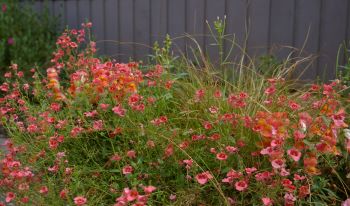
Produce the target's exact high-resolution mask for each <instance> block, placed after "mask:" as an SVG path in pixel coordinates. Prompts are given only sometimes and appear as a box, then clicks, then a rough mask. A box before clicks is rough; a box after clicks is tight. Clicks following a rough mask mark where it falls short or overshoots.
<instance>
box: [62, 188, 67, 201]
mask: <svg viewBox="0 0 350 206" xmlns="http://www.w3.org/2000/svg"><path fill="white" fill-rule="evenodd" d="M67 193H68V190H67V189H63V190H61V192H60V198H61V199H66V198H67Z"/></svg>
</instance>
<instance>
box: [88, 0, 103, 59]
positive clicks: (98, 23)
mask: <svg viewBox="0 0 350 206" xmlns="http://www.w3.org/2000/svg"><path fill="white" fill-rule="evenodd" d="M104 3H105V2H104V0H92V1H91V22H92V24H93V25H94V26H93V28H92V31H93V34H94V37H95V38H96V46H97V47H98V49H99V50H98V53H99V54H105V53H106V52H105V41H104V40H105V31H104V29H105V28H104V23H105V19H104V13H105V11H104Z"/></svg>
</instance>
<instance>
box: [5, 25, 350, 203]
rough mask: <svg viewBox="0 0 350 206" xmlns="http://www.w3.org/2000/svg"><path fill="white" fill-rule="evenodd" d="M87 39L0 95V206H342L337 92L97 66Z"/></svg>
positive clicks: (348, 136)
mask: <svg viewBox="0 0 350 206" xmlns="http://www.w3.org/2000/svg"><path fill="white" fill-rule="evenodd" d="M90 27H91V24H90V23H87V24H83V29H81V30H67V31H65V32H64V33H63V34H62V35H61V36H60V37H59V38H58V40H57V47H58V49H57V51H56V52H54V55H53V56H54V57H53V59H52V60H51V62H52V65H51V66H50V67H49V68H48V69H47V74H46V75H45V76H44V77H40V75H39V74H38V73H36V72H35V71H33V80H34V81H33V83H28V82H25V81H23V80H22V78H21V75H19V73H20V72H21V71H20V69H19V68H20V66H17V65H12V66H11V72H10V74H7V75H6V82H4V83H3V84H2V85H1V86H0V90H1V91H2V92H3V94H4V98H1V99H0V115H1V118H2V122H3V124H4V126H5V127H6V128H7V129H8V133H9V135H10V136H11V139H10V140H9V141H7V142H6V147H7V148H8V153H7V154H4V155H3V156H2V159H1V162H0V167H1V173H0V185H1V187H0V191H2V192H3V194H6V197H5V202H3V203H0V204H3V205H4V204H7V203H16V204H24V205H25V204H28V205H45V204H48V203H50V204H57V205H67V204H68V205H115V206H117V205H118V206H119V205H303V204H305V205H309V204H313V203H315V204H327V205H339V204H340V203H343V204H345V205H346V204H348V203H347V202H349V200H347V199H348V198H349V194H350V193H349V192H350V190H349V186H348V185H350V184H349V178H348V177H349V168H350V164H349V161H348V158H349V154H350V130H348V129H347V128H348V124H347V122H348V114H347V109H348V108H347V102H348V100H349V99H346V97H343V96H342V95H341V91H342V90H343V89H344V88H343V86H342V84H341V82H340V81H333V82H331V83H328V84H323V85H316V84H315V85H311V87H308V88H305V89H304V90H303V91H297V92H293V93H292V92H289V91H288V90H287V88H288V82H286V81H285V80H284V79H283V78H281V77H272V78H270V79H266V78H264V77H261V76H259V75H257V76H256V78H257V79H255V80H254V81H259V84H260V85H261V86H260V87H259V88H257V87H255V88H254V89H252V88H251V87H250V86H249V85H247V84H242V85H234V83H225V82H224V83H223V84H224V86H223V85H222V84H216V83H214V82H213V81H212V82H211V81H204V80H203V79H201V77H202V76H203V74H201V77H200V76H196V74H195V73H191V75H188V77H187V78H182V76H181V75H178V74H176V73H171V71H169V70H168V69H166V68H164V67H163V66H162V65H160V64H159V65H148V66H146V65H141V64H139V63H136V62H130V63H118V62H116V61H115V60H102V59H99V58H97V57H96V55H95V52H96V48H95V43H94V42H92V41H88V40H86V38H85V31H86V29H89V28H90ZM208 75H209V74H208ZM210 78H211V79H215V78H214V76H210V77H209V79H210ZM250 78H252V76H250ZM258 78H259V79H258ZM237 84H238V83H237Z"/></svg>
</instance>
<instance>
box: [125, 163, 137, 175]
mask: <svg viewBox="0 0 350 206" xmlns="http://www.w3.org/2000/svg"><path fill="white" fill-rule="evenodd" d="M133 171H134V168H132V167H131V166H130V165H126V166H124V167H123V174H124V175H127V174H131V173H132V172H133Z"/></svg>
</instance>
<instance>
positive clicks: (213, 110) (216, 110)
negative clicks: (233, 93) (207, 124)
mask: <svg viewBox="0 0 350 206" xmlns="http://www.w3.org/2000/svg"><path fill="white" fill-rule="evenodd" d="M218 111H219V108H217V107H214V106H212V107H209V112H210V113H212V114H216V113H218Z"/></svg>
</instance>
